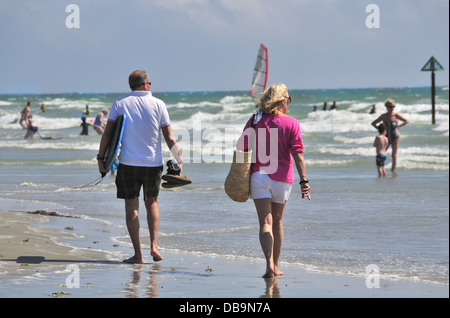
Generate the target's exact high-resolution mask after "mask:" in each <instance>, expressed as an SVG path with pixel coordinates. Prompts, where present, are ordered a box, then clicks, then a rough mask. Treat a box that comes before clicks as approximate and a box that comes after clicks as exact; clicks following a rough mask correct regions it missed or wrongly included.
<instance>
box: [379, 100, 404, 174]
mask: <svg viewBox="0 0 450 318" xmlns="http://www.w3.org/2000/svg"><path fill="white" fill-rule="evenodd" d="M384 106H386V108H387V113H384V114H382V115H380V117H378V118H377V119H375V120H374V121H373V122H372V126H373V127H375V128H376V129H378V126H377V124H378V123H379V122H381V121H382V122H383V124H384V126H385V127H386V136H387V137H388V140H389V145H392V167H391V171H392V172H394V171H395V168H396V166H397V152H398V146H399V144H400V130H399V128H400V127H403V126H405V125H406V124H408V123H409V121H408V120H407V119H406V118H405V117H403V116H402V115H400V114H398V113H394V108H395V101H394V100H393V99H387V100H386V101H385V102H384ZM399 120H400V121H402V122H403V123H401V124H400V125H399V124H398V121H399Z"/></svg>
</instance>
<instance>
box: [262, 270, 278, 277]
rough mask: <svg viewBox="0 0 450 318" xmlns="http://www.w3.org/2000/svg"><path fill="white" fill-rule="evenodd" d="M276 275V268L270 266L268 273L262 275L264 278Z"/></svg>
mask: <svg viewBox="0 0 450 318" xmlns="http://www.w3.org/2000/svg"><path fill="white" fill-rule="evenodd" d="M274 276H276V275H275V272H274V270H273V269H271V268H268V269H267V270H266V273H265V274H264V275H262V278H272V277H274Z"/></svg>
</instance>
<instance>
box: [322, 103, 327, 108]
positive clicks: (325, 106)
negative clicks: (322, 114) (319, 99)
mask: <svg viewBox="0 0 450 318" xmlns="http://www.w3.org/2000/svg"><path fill="white" fill-rule="evenodd" d="M322 110H328V106H327V102H324V103H323V107H322Z"/></svg>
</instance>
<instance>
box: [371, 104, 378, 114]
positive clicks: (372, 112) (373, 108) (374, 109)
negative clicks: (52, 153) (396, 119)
mask: <svg viewBox="0 0 450 318" xmlns="http://www.w3.org/2000/svg"><path fill="white" fill-rule="evenodd" d="M376 112H377V108H376V107H375V104H373V105H372V108H370V111H369V114H375V113H376Z"/></svg>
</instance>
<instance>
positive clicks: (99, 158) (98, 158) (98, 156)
mask: <svg viewBox="0 0 450 318" xmlns="http://www.w3.org/2000/svg"><path fill="white" fill-rule="evenodd" d="M103 159H105V158H104V157H103V158H102V157H100V155H99V154H97V160H103Z"/></svg>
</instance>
